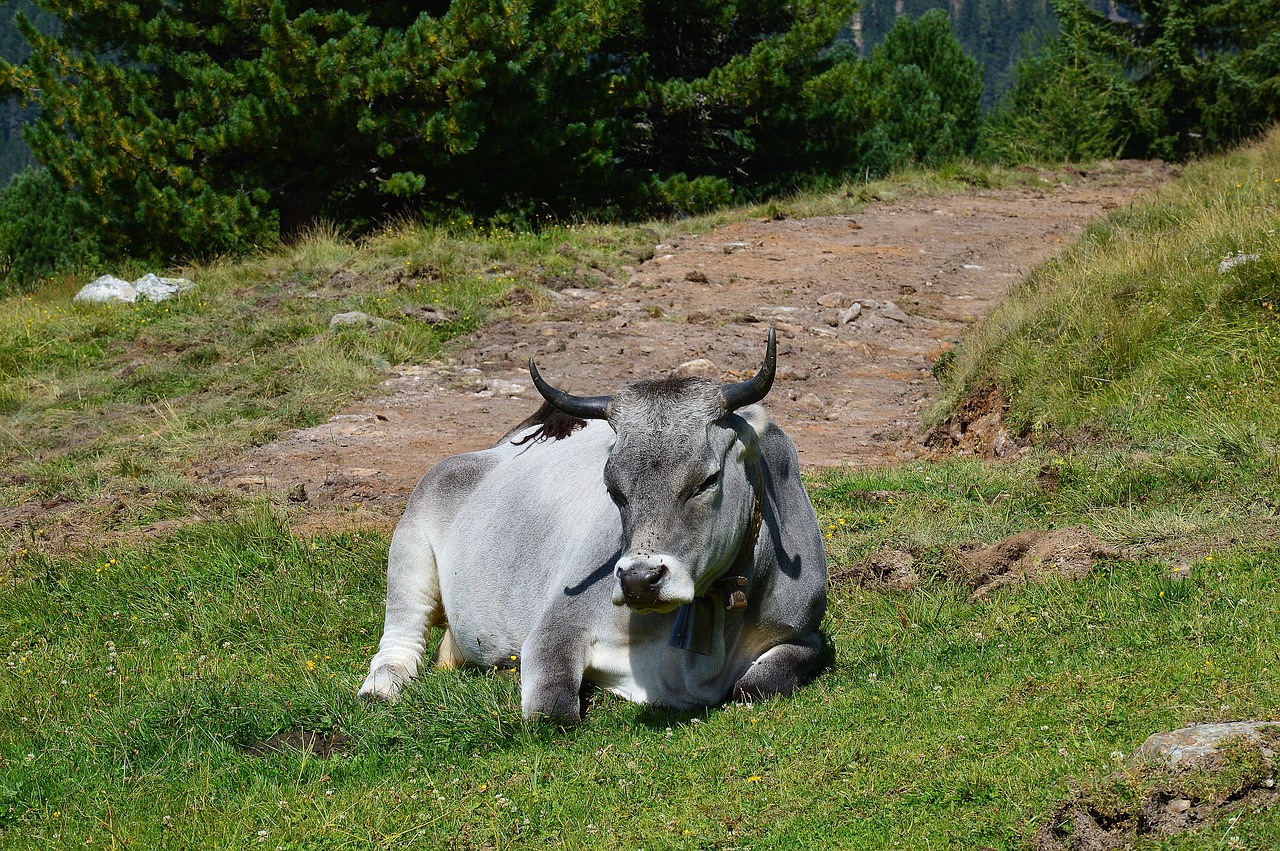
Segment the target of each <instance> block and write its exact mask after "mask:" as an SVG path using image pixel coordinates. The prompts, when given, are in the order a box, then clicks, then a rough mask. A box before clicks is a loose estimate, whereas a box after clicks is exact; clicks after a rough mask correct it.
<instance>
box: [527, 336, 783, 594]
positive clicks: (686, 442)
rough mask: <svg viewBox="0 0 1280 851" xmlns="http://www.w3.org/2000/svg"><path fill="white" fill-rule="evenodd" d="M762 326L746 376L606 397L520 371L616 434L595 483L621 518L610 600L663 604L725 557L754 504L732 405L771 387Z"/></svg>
mask: <svg viewBox="0 0 1280 851" xmlns="http://www.w3.org/2000/svg"><path fill="white" fill-rule="evenodd" d="M776 352H777V343H776V341H775V338H774V333H773V331H772V330H770V331H769V344H768V349H767V350H766V353H765V360H764V365H763V366H762V367H761V368H760V371H759V372H758V373H756V376H755V377H754V378H752V379H750V380H748V381H740V382H737V383H735V384H726V385H721V384H719V383H718V382H715V381H711V380H709V379H705V378H667V379H662V380H659V381H644V382H640V383H638V384H633V385H631V386H629V387H627V388H625V389H624V390H622V391H621V392H619V393H618V394H616V395H614V396H587V397H584V396H572V395H570V394H568V393H565V392H564V391H562V390H558V389H556V388H555V387H552V386H551V385H550V384H548V383H547V382H545V381H544V380H543V379H542V376H540V375H539V374H538V368H537V367H536V366H535V365H534V363H533V360H532V359H530V361H529V373H530V375H531V376H532V377H533V382H534V384H535V385H536V386H537V388H538V392H540V393H541V394H542V396H543V398H545V399H546V400H547V401H548V402H550V403H551V405H552V406H554V407H555V408H557V409H558V410H560V411H562V412H563V413H565V414H569V415H570V416H574V417H582V418H585V419H603V420H607V421H608V422H609V425H610V426H612V427H613V430H614V431H615V432H616V433H617V440H616V441H614V444H613V448H612V450H611V451H610V453H609V460H608V461H607V462H606V463H605V467H604V482H605V486H606V487H607V488H608V491H609V495H610V496H611V497H612V498H613V501H614V503H615V504H616V505H617V506H618V511H619V513H620V514H621V517H622V536H623V543H622V556H621V557H620V558H619V559H618V564H617V569H616V575H617V585H616V586H615V587H614V592H613V602H614V603H615V604H617V605H620V606H621V605H627V606H630V607H631V608H632V609H634V610H636V611H639V612H647V611H659V612H666V611H671V610H672V609H675V608H677V607H679V606H681V605H683V604H685V603H688V602H690V601H691V600H693V598H694V597H697V596H700V595H702V594H705V593H707V590H708V587H709V586H710V585H711V583H712V582H714V581H715V580H716V579H717V578H718V577H719V576H721V575H722V574H723V573H724V572H725V571H726V570H727V569H728V568H729V567H730V566H731V565H732V563H733V561H734V559H735V558H736V557H737V555H738V551H739V548H740V547H741V546H743V544H744V536H745V534H746V530H747V527H748V525H749V523H750V521H751V513H752V511H753V509H754V508H755V505H756V502H755V501H756V499H757V495H756V492H755V487H756V486H755V484H754V479H755V475H754V473H753V469H754V468H755V465H756V464H757V463H758V460H757V458H756V454H757V452H758V447H757V442H756V432H755V429H754V428H753V427H752V426H751V425H750V424H749V423H748V422H747V421H746V420H745V419H744V418H743V417H741V416H737V415H735V414H734V411H736V410H738V409H739V408H742V407H744V406H747V405H751V404H754V403H756V402H759V401H760V400H761V399H763V398H764V397H765V394H767V393H768V392H769V388H770V387H772V386H773V377H774V372H775V369H776V361H777V355H776Z"/></svg>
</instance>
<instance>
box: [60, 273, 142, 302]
mask: <svg viewBox="0 0 1280 851" xmlns="http://www.w3.org/2000/svg"><path fill="white" fill-rule="evenodd" d="M74 300H75V301H94V302H99V303H102V302H112V301H128V302H132V301H137V300H138V291H137V290H135V289H134V288H133V284H131V283H129V282H128V281H123V280H121V279H120V278H117V277H115V276H114V275H103V276H102V277H100V278H98V279H96V280H94V281H91V282H90V283H87V284H85V285H84V288H83V289H81V290H80V292H78V293H76V294H75V299H74Z"/></svg>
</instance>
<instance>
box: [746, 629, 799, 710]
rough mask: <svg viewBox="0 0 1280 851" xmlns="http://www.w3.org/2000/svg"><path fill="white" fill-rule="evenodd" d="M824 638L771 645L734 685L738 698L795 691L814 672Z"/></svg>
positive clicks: (748, 698) (770, 695) (755, 697)
mask: <svg viewBox="0 0 1280 851" xmlns="http://www.w3.org/2000/svg"><path fill="white" fill-rule="evenodd" d="M820 647H821V639H819V638H816V637H815V638H814V639H813V640H812V642H809V641H805V640H804V639H798V640H797V641H796V642H794V643H789V644H778V645H776V646H774V647H770V648H769V649H768V650H766V651H765V652H764V653H761V654H760V657H759V658H758V659H756V660H755V661H754V662H752V663H751V667H750V668H748V669H747V672H746V673H745V674H743V675H742V678H741V679H740V680H738V682H737V683H736V684H735V685H734V687H733V696H734V699H736V700H752V699H757V698H766V697H773V696H774V695H785V694H791V692H793V691H795V690H796V689H797V688H798V687H799V686H800V685H801V684H802V683H804V681H805V680H806V679H807V678H808V676H809V674H810V673H812V672H813V668H814V665H815V664H816V663H817V661H818V652H819V648H820Z"/></svg>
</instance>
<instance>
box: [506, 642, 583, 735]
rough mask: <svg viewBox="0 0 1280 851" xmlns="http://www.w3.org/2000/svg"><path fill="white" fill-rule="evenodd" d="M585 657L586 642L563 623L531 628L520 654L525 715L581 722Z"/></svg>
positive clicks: (569, 722) (565, 722)
mask: <svg viewBox="0 0 1280 851" xmlns="http://www.w3.org/2000/svg"><path fill="white" fill-rule="evenodd" d="M586 657H587V654H586V642H585V641H584V639H583V637H582V635H581V634H578V633H576V632H571V631H569V630H566V629H564V628H563V626H562V627H561V628H560V629H555V628H546V627H545V626H539V627H538V628H535V629H533V630H530V631H529V636H528V638H526V639H525V642H524V648H523V650H522V651H521V657H520V705H521V709H522V711H523V714H524V717H525V718H528V719H530V720H536V719H538V718H546V719H548V720H551V721H558V722H560V723H562V724H577V723H579V722H580V721H581V720H582V706H581V703H580V702H579V698H578V695H579V692H581V690H582V674H583V671H584V670H585V669H586Z"/></svg>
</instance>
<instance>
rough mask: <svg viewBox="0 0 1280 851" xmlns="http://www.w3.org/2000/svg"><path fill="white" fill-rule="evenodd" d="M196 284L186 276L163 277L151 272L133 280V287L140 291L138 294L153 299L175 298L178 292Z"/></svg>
mask: <svg viewBox="0 0 1280 851" xmlns="http://www.w3.org/2000/svg"><path fill="white" fill-rule="evenodd" d="M194 286H195V284H193V283H191V282H190V281H188V280H187V279H186V278H161V277H160V276H158V275H153V274H151V273H150V272H148V273H147V274H145V275H143V276H142V277H141V278H139V279H138V280H136V281H134V282H133V288H134V289H135V290H137V291H138V295H140V296H146V297H147V298H148V299H149V300H151V301H164V300H166V299H170V298H173V297H174V296H176V295H177V294H178V293H182V292H186V291H187V290H189V289H191V288H192V287H194Z"/></svg>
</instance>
